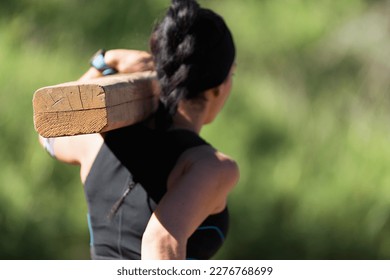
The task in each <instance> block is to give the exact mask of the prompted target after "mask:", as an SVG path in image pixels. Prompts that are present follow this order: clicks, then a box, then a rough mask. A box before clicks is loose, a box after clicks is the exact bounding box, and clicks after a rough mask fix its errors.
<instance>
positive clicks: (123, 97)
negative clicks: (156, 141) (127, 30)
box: [33, 72, 159, 137]
mask: <svg viewBox="0 0 390 280" xmlns="http://www.w3.org/2000/svg"><path fill="white" fill-rule="evenodd" d="M158 94H159V87H158V82H157V80H156V76H155V73H154V72H141V73H135V74H125V75H113V76H107V77H102V78H97V79H91V80H88V81H75V82H68V83H63V84H59V85H54V86H48V87H43V88H40V89H38V90H37V91H35V93H34V96H33V110H34V127H35V130H36V131H37V132H38V133H39V134H40V135H41V136H43V137H59V136H71V135H78V134H89V133H101V132H105V131H109V130H113V129H116V128H119V127H123V126H127V125H131V124H134V123H137V122H139V121H142V120H144V119H145V118H147V117H148V116H149V115H150V114H152V113H153V112H154V111H155V110H156V109H157V106H158Z"/></svg>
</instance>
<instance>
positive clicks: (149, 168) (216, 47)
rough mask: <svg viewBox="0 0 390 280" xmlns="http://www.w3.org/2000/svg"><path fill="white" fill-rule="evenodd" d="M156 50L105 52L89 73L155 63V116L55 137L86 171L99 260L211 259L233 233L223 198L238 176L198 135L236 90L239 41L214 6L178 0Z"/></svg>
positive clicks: (158, 33) (57, 149)
mask: <svg viewBox="0 0 390 280" xmlns="http://www.w3.org/2000/svg"><path fill="white" fill-rule="evenodd" d="M150 47H151V51H152V56H150V55H149V54H148V53H146V52H141V51H131V50H110V51H107V52H105V53H104V52H100V53H99V54H98V55H97V56H95V58H94V59H93V61H92V65H94V67H92V68H91V69H90V70H89V71H88V72H87V73H86V74H85V75H84V76H83V77H82V79H88V78H91V77H96V76H100V75H102V73H103V74H111V73H115V72H121V73H129V72H137V71H142V70H150V69H155V70H156V71H157V75H158V79H159V82H160V86H161V94H160V101H161V102H160V108H159V110H158V112H157V113H156V114H154V115H153V116H151V117H150V118H149V119H148V120H146V121H144V122H142V123H139V124H136V125H133V126H129V127H125V128H121V129H117V130H114V131H110V132H108V133H105V134H104V135H100V134H93V135H81V136H72V137H63V138H56V139H54V140H51V141H50V144H49V145H46V146H48V147H49V150H50V151H51V152H52V154H53V155H55V157H56V158H57V159H58V160H61V161H63V162H67V163H73V164H77V165H80V167H81V168H80V169H81V171H80V174H81V179H82V182H83V183H84V186H85V194H86V199H87V202H88V210H89V226H90V233H91V254H92V258H94V259H118V258H119V259H123V258H125V259H140V258H142V259H209V258H211V257H212V256H213V255H214V254H215V253H216V251H217V250H218V249H219V248H220V246H221V245H222V243H223V241H224V238H225V235H226V233H227V227H228V211H227V205H226V200H227V196H228V194H229V192H230V191H231V190H232V188H233V187H234V186H235V185H236V183H237V181H238V177H239V172H238V167H237V165H236V163H235V162H234V161H233V160H232V159H231V158H229V157H228V156H226V155H224V154H222V153H221V152H218V151H217V150H215V149H214V148H213V147H211V146H210V145H209V144H208V143H206V142H205V141H204V140H203V139H202V138H200V137H199V133H200V131H201V128H202V126H203V125H205V124H208V123H210V122H212V121H213V120H214V118H215V117H216V116H217V114H218V113H219V111H220V110H221V109H222V107H223V105H224V103H225V101H226V99H227V98H228V96H229V93H230V90H231V85H232V75H233V72H234V67H235V66H234V58H235V48H234V43H233V39H232V37H231V34H230V31H229V29H228V28H227V26H226V25H225V23H224V21H223V19H222V18H221V17H220V16H218V15H217V14H215V13H214V12H212V11H211V10H207V9H204V8H201V7H200V6H199V5H198V3H197V2H196V1H194V0H185V1H183V0H173V1H172V4H171V6H170V8H169V9H168V11H167V14H166V16H165V17H164V18H163V20H162V21H161V22H160V23H159V24H158V25H157V26H156V28H155V30H154V31H153V33H152V36H151V40H150ZM152 60H153V61H152ZM42 142H43V143H45V142H47V140H45V141H42Z"/></svg>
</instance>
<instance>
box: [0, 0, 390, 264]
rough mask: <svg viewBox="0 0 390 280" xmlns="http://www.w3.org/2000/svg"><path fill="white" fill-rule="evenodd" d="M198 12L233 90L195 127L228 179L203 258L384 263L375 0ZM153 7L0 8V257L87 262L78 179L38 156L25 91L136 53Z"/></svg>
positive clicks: (121, 1)
mask: <svg viewBox="0 0 390 280" xmlns="http://www.w3.org/2000/svg"><path fill="white" fill-rule="evenodd" d="M201 3H202V4H203V5H204V6H206V7H210V8H213V9H215V10H216V11H217V12H219V13H220V14H222V15H223V16H224V18H225V19H226V21H227V22H228V24H229V26H230V27H231V29H232V31H233V33H234V37H235V41H236V44H237V49H238V54H237V63H238V69H237V73H236V77H235V85H234V90H233V94H232V96H231V98H230V100H229V102H228V103H227V104H226V107H225V109H224V111H223V112H222V113H221V115H220V116H219V117H218V119H217V120H216V121H215V123H213V124H212V125H210V126H208V127H206V128H205V129H204V130H203V131H202V134H203V136H204V137H205V138H206V139H207V140H208V141H209V142H211V143H212V144H213V145H215V146H216V147H218V148H219V149H220V150H221V151H223V152H225V153H227V154H229V155H231V156H232V157H234V158H235V159H237V161H238V163H239V165H240V170H241V180H240V183H239V185H238V186H237V188H236V189H235V190H234V191H233V193H232V195H231V197H230V204H231V216H232V224H231V231H230V234H229V237H228V239H227V242H226V245H225V246H224V247H223V249H222V250H221V252H220V253H219V254H218V255H217V257H216V258H218V259H388V258H390V216H389V215H390V188H389V187H390V172H388V171H389V170H390V145H389V140H390V126H389V120H390V110H389V105H390V100H389V97H388V93H389V89H390V79H389V78H388V77H389V74H390V51H389V48H388V46H389V41H390V33H389V30H390V19H389V17H388V15H389V14H390V1H379V0H377V1H368V0H366V1H364V0H339V1H331V0H324V1H307V0H290V1H283V0H245V1H234V0H225V1H217V0H209V1H201ZM168 4H169V1H163V0H144V1H135V0H134V1H130V0H115V1H107V0H102V1H91V0H77V1H76V0H34V1H30V0H13V1H4V0H1V1H0V62H1V63H0V128H1V131H2V136H1V137H0V160H1V161H0V164H1V169H0V258H2V259H83V258H89V248H88V243H89V241H88V239H89V235H88V230H87V226H86V206H85V202H84V198H83V190H82V186H81V183H80V181H79V178H78V170H77V168H76V167H73V166H67V165H63V164H60V163H58V162H56V161H54V160H52V159H51V158H50V157H49V156H47V155H46V153H45V152H44V151H42V150H41V149H40V147H39V144H38V142H37V141H36V139H37V136H36V133H35V132H34V129H33V125H32V107H31V96H32V93H33V92H34V90H35V89H37V88H39V87H42V86H45V85H51V84H56V83H60V82H64V81H70V80H75V79H77V77H78V76H80V75H81V74H82V73H83V71H84V70H85V69H86V68H87V67H88V60H89V58H90V56H91V54H93V53H94V52H95V51H96V49H98V48H101V47H105V48H136V49H147V48H148V36H149V34H150V31H151V30H152V28H153V24H154V22H155V21H156V20H157V19H158V18H159V17H160V16H161V15H162V14H163V12H164V9H165V7H167V6H168Z"/></svg>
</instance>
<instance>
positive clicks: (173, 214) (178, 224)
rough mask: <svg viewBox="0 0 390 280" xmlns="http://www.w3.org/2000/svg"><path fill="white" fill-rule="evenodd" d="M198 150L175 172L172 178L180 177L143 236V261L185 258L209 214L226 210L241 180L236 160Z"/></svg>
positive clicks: (172, 182) (207, 149)
mask: <svg viewBox="0 0 390 280" xmlns="http://www.w3.org/2000/svg"><path fill="white" fill-rule="evenodd" d="M195 149H196V150H195ZM195 149H192V151H191V152H192V153H191V155H190V156H184V160H182V159H180V160H179V162H178V164H177V165H176V167H175V168H174V170H173V171H172V173H171V176H170V179H171V177H176V178H173V180H170V181H171V184H170V185H168V192H167V193H166V194H165V195H164V197H163V198H162V200H161V201H160V203H159V204H158V206H157V208H156V210H155V211H154V213H153V215H152V217H151V218H150V220H149V223H148V225H147V228H146V230H145V233H144V235H143V239H142V251H141V257H142V259H185V257H186V245H187V239H188V238H189V237H190V236H191V235H192V233H193V232H194V231H195V230H196V228H197V227H199V225H200V224H201V223H202V222H203V221H204V220H205V219H206V218H207V217H208V216H209V215H211V214H215V213H218V212H220V211H222V210H223V208H224V207H225V205H226V199H227V196H228V193H229V192H230V191H231V189H232V188H233V187H234V186H235V184H236V183H237V181H238V177H239V172H238V167H237V165H236V163H235V162H234V161H233V160H231V159H229V158H228V157H226V156H224V155H222V154H220V153H218V152H215V151H214V150H212V149H211V148H210V147H199V148H195ZM195 154H196V156H193V155H195ZM178 173H180V175H179V176H175V174H178Z"/></svg>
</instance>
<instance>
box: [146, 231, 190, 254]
mask: <svg viewBox="0 0 390 280" xmlns="http://www.w3.org/2000/svg"><path fill="white" fill-rule="evenodd" d="M186 246H187V239H186V238H181V237H176V236H173V235H172V234H171V233H169V232H168V231H167V230H166V229H165V228H162V227H159V228H157V227H147V228H146V230H145V232H144V234H143V237H142V247H141V257H142V259H166V260H179V259H184V258H185V255H186Z"/></svg>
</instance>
